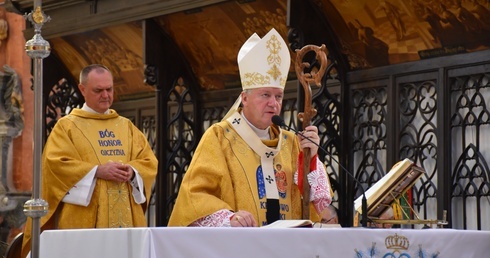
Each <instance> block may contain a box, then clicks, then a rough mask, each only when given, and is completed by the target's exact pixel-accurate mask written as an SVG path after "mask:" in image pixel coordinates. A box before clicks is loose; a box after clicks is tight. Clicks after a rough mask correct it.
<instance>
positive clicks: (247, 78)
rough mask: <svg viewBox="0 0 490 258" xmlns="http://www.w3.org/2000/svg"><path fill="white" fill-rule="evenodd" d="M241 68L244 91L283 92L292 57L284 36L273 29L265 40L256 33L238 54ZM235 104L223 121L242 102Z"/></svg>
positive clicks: (237, 101)
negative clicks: (259, 89) (276, 90)
mask: <svg viewBox="0 0 490 258" xmlns="http://www.w3.org/2000/svg"><path fill="white" fill-rule="evenodd" d="M237 61H238V69H239V71H240V80H241V83H242V89H243V90H248V89H256V88H262V87H275V88H281V89H284V87H285V86H286V81H287V78H288V72H289V66H290V65H291V55H290V53H289V49H288V45H287V44H286V42H284V39H283V38H282V37H281V35H280V34H279V33H278V32H277V31H276V30H275V29H271V30H270V31H269V32H268V33H267V34H266V35H265V36H264V37H263V38H260V37H259V36H258V35H257V33H254V34H253V35H252V36H250V38H248V40H247V41H246V42H245V43H244V44H243V45H242V47H241V48H240V51H239V52H238V57H237ZM241 101H242V100H241V97H240V96H239V97H238V99H237V100H236V101H235V104H233V106H232V107H231V108H230V110H229V111H228V113H227V114H226V115H225V117H224V118H223V120H225V119H226V118H228V117H229V116H230V115H231V114H232V113H233V112H234V111H235V110H236V109H237V108H238V107H239V106H240V103H241Z"/></svg>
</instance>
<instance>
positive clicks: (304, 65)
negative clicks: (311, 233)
mask: <svg viewBox="0 0 490 258" xmlns="http://www.w3.org/2000/svg"><path fill="white" fill-rule="evenodd" d="M310 51H314V52H315V53H316V57H315V59H316V60H317V62H318V63H319V64H320V68H319V69H318V70H313V69H310V67H311V65H312V63H308V62H303V59H304V57H305V55H306V54H307V53H308V52H310ZM295 68H296V75H297V77H298V80H299V81H300V83H301V85H302V86H303V89H304V93H305V94H304V97H305V104H304V110H303V112H300V113H298V119H299V121H301V124H302V128H301V129H302V130H305V128H306V127H307V126H309V125H310V124H311V119H312V118H313V117H314V116H315V115H316V109H314V108H313V107H312V103H311V102H312V94H311V87H310V85H316V86H320V85H321V80H322V77H323V75H324V73H325V71H326V68H327V55H326V47H325V45H322V46H321V47H318V46H314V45H306V46H304V47H303V48H301V49H297V50H296V64H295ZM305 70H311V71H309V72H305ZM310 162H311V151H310V148H304V149H303V195H302V197H303V199H302V205H303V219H309V217H310V208H309V207H310V185H309V183H308V173H309V172H310ZM298 181H299V178H298Z"/></svg>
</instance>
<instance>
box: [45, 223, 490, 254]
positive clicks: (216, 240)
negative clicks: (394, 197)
mask: <svg viewBox="0 0 490 258" xmlns="http://www.w3.org/2000/svg"><path fill="white" fill-rule="evenodd" d="M39 253H40V257H41V258H48V257H49V258H58V257H60V258H61V257H63V258H66V257H70V258H78V257H80V258H82V257H83V258H86V257H104V258H112V257H113V258H157V257H159V258H161V257H185V258H188V257H238V258H240V257H243V258H245V257H247V258H250V257H253V258H258V257H294V258H298V257H305V258H306V257H308V258H321V257H371V258H374V257H444V258H447V257H454V258H461V257H489V253H490V231H476V230H455V229H370V228H179V227H153V228H124V229H80V230H47V231H44V232H43V233H42V234H41V237H40V252H39Z"/></svg>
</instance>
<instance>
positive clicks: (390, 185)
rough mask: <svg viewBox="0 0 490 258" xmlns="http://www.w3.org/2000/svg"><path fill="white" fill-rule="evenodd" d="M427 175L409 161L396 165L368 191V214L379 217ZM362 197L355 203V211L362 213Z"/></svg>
mask: <svg viewBox="0 0 490 258" xmlns="http://www.w3.org/2000/svg"><path fill="white" fill-rule="evenodd" d="M424 173H425V171H424V169H422V168H420V167H418V166H417V165H415V164H414V163H413V161H411V160H409V159H404V160H402V161H400V162H398V163H396V164H395V165H394V166H393V167H392V168H391V170H390V171H389V172H388V173H387V174H386V175H385V176H383V178H381V179H380V180H379V181H378V182H376V183H375V184H374V185H373V186H371V187H370V188H369V189H368V190H367V191H366V200H367V214H368V216H371V217H379V216H380V215H381V214H383V212H385V211H386V209H388V207H390V206H391V204H392V203H393V201H395V200H396V199H398V198H400V197H401V195H402V194H404V193H405V192H406V191H407V190H408V189H409V188H410V187H412V186H413V185H414V184H415V182H416V181H417V180H418V179H419V178H420V177H421V176H422V175H423V174H424ZM361 206H362V195H361V196H359V197H358V198H357V199H356V200H355V201H354V209H355V211H356V212H358V213H359V214H361V213H362V207H361Z"/></svg>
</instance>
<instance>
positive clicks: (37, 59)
mask: <svg viewBox="0 0 490 258" xmlns="http://www.w3.org/2000/svg"><path fill="white" fill-rule="evenodd" d="M26 18H27V19H28V20H29V21H30V22H31V23H32V24H33V25H34V33H35V34H34V37H33V38H32V39H31V40H29V41H27V42H26V46H25V49H26V52H27V55H28V56H29V57H31V58H32V59H33V66H34V119H35V120H34V171H33V181H32V199H31V200H28V201H27V202H26V203H25V204H24V214H25V215H26V216H28V217H31V218H32V240H31V241H32V243H31V257H33V258H37V257H39V235H40V234H41V233H40V231H41V230H40V219H41V217H42V216H44V215H46V214H47V213H48V206H49V205H48V203H47V202H46V201H45V200H43V199H42V198H41V197H40V195H41V194H40V193H41V154H42V136H43V133H44V132H45V131H44V129H43V126H42V125H43V113H42V111H43V105H42V98H43V62H42V61H43V59H44V58H46V57H48V56H49V54H50V53H51V47H50V45H49V42H47V41H46V40H44V39H43V37H42V36H41V27H42V26H43V24H44V23H46V22H48V21H49V20H50V18H49V17H48V16H46V15H45V14H44V12H43V11H42V10H41V0H35V1H34V8H33V11H32V12H31V13H30V14H28V15H27V16H26Z"/></svg>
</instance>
